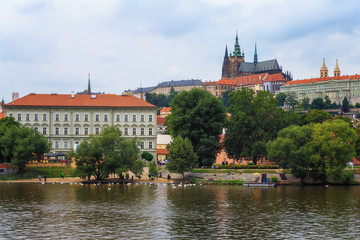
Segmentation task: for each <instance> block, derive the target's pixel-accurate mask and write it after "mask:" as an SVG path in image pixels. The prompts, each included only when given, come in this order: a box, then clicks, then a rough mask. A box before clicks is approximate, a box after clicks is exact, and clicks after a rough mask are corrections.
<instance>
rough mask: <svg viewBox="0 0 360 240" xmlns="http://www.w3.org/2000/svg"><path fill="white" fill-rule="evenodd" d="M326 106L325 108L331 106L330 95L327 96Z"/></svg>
mask: <svg viewBox="0 0 360 240" xmlns="http://www.w3.org/2000/svg"><path fill="white" fill-rule="evenodd" d="M324 108H325V109H330V108H331V101H330V98H329V96H328V95H326V96H325V102H324Z"/></svg>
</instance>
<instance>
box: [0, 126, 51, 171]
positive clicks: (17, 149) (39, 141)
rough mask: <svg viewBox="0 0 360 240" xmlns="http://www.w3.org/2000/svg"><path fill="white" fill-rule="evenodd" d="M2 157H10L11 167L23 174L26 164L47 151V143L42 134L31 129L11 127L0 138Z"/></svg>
mask: <svg viewBox="0 0 360 240" xmlns="http://www.w3.org/2000/svg"><path fill="white" fill-rule="evenodd" d="M0 145H1V146H2V155H3V156H4V157H5V158H9V157H11V158H12V160H11V165H13V166H17V167H18V169H19V173H24V172H25V166H26V164H27V163H28V162H30V161H32V160H34V159H37V158H39V157H40V156H41V155H43V154H44V153H45V152H48V151H49V143H48V141H47V140H46V139H45V138H44V137H43V135H42V134H40V133H39V132H37V131H35V130H34V129H32V128H27V127H24V126H16V125H13V126H11V127H10V128H9V129H7V131H6V132H5V134H4V135H3V136H2V137H1V138H0Z"/></svg>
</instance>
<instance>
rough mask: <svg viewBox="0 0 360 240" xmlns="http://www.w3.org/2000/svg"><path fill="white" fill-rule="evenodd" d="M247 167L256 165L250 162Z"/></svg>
mask: <svg viewBox="0 0 360 240" xmlns="http://www.w3.org/2000/svg"><path fill="white" fill-rule="evenodd" d="M247 165H248V166H250V165H255V163H253V162H249V163H248V164H247Z"/></svg>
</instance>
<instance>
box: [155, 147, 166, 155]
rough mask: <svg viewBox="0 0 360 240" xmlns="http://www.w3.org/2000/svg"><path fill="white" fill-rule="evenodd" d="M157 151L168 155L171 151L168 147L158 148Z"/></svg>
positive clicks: (159, 153)
mask: <svg viewBox="0 0 360 240" xmlns="http://www.w3.org/2000/svg"><path fill="white" fill-rule="evenodd" d="M156 153H157V154H158V155H166V154H168V153H169V151H168V150H167V149H166V148H165V149H163V148H159V149H157V150H156Z"/></svg>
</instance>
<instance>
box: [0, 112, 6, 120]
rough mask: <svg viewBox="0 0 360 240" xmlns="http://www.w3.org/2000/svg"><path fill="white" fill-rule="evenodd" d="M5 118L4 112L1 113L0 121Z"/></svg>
mask: <svg viewBox="0 0 360 240" xmlns="http://www.w3.org/2000/svg"><path fill="white" fill-rule="evenodd" d="M4 117H5V111H3V112H2V113H0V119H2V118H4Z"/></svg>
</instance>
